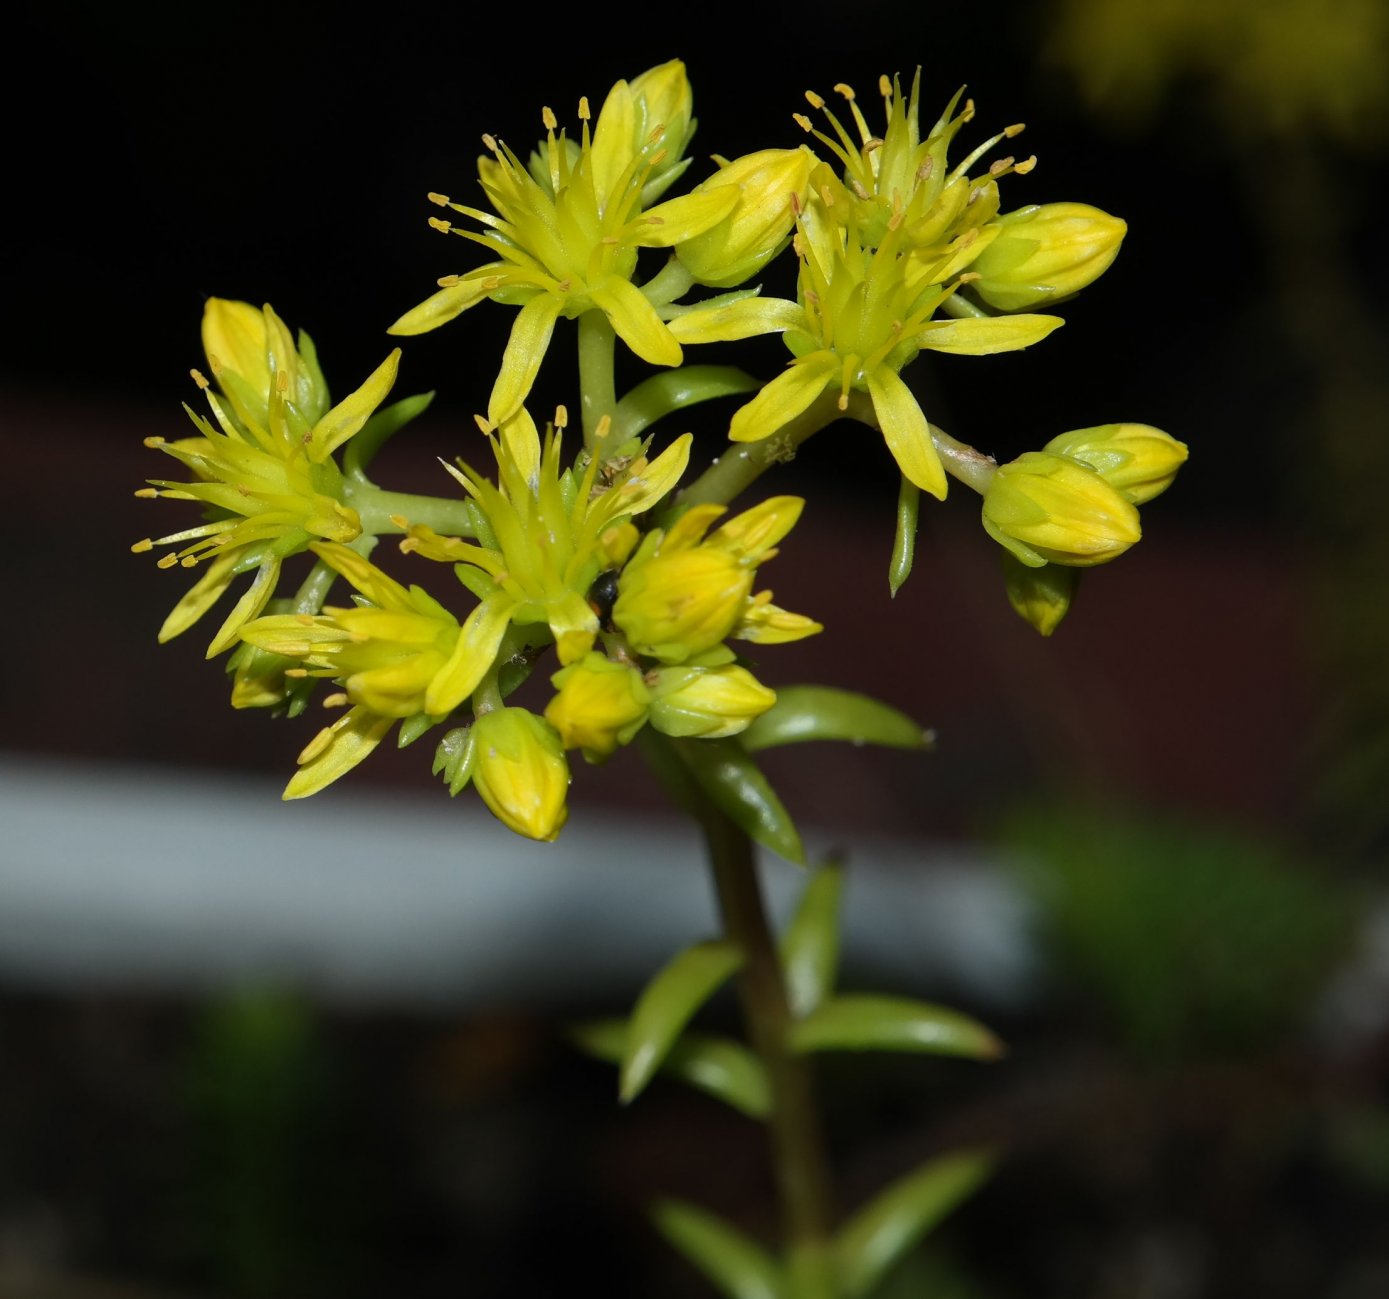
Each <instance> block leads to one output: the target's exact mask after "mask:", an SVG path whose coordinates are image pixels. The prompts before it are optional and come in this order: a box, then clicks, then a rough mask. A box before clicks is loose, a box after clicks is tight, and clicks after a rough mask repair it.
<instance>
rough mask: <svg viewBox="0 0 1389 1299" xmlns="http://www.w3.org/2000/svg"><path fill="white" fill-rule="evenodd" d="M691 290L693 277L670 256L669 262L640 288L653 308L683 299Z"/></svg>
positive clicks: (679, 261)
mask: <svg viewBox="0 0 1389 1299" xmlns="http://www.w3.org/2000/svg"><path fill="white" fill-rule="evenodd" d="M692 288H694V276H693V275H691V274H690V273H689V271H687V270H686V269H685V266H684V263H682V262H681V260H680V259H679V258H678V257H676V256H675V255H674V254H671V257H670V260H669V261H668V262H666V264H665V265H664V266H662V267H661V269H660V270H659V271H657V272H656V274H655V275H653V276H652V277H651V278H650V279H649V280H647V282H646V283H645V284H643V285H642V286H641V291H642V294H643V295H644V296H645V298H646V300H647V301H648V302H649V303H650V304H651V305H652V306H653V307H664V306H668V305H669V304H670V303H672V302H674V301H675V300H676V298H683V297H684V296H685V294H687V293H688V292H689V291H690V290H691V289H692Z"/></svg>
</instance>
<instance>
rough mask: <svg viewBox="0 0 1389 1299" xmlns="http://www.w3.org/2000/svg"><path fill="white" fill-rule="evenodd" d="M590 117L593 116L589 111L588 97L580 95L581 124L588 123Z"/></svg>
mask: <svg viewBox="0 0 1389 1299" xmlns="http://www.w3.org/2000/svg"><path fill="white" fill-rule="evenodd" d="M590 116H592V115H591V114H590V113H589V111H588V96H587V95H580V96H579V121H581V122H587V121H588V120H589V118H590Z"/></svg>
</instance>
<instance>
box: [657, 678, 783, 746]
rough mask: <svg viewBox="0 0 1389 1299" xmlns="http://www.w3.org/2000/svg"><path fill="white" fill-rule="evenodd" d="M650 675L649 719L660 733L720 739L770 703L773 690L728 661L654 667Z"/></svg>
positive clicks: (745, 725)
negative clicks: (719, 663) (702, 665)
mask: <svg viewBox="0 0 1389 1299" xmlns="http://www.w3.org/2000/svg"><path fill="white" fill-rule="evenodd" d="M650 680H651V725H652V726H654V727H655V728H656V729H657V730H658V731H663V732H664V733H665V734H666V735H678V736H698V737H699V738H701V739H706V740H721V739H723V738H724V737H725V736H729V735H737V734H738V733H739V732H740V731H745V730H747V728H748V726H749V725H750V724H751V723H752V721H753V720H754V719H755V718H758V717H761V716H762V714H763V713H765V712H766V711H767V709H769V708H770V707H771V706H772V705H773V704H774V703H776V693H775V692H774V691H772V690H768V689H767V687H766V686H764V685H763V684H762V683H761V682H760V681H758V679H757V678H756V677H755V676H753V675H752V673H751V672H749V671H748V670H747V669H746V668H742V667H738V666H737V665H736V664H732V663H726V664H721V665H719V666H716V667H698V666H687V667H665V668H658V669H657V670H656V671H655V672H653V673H652V674H651V677H650Z"/></svg>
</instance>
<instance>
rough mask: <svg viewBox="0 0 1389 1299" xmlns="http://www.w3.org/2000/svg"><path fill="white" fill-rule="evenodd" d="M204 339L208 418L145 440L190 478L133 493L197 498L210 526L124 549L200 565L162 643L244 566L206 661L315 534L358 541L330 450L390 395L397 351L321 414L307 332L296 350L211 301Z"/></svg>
mask: <svg viewBox="0 0 1389 1299" xmlns="http://www.w3.org/2000/svg"><path fill="white" fill-rule="evenodd" d="M257 321H258V322H259V323H257ZM203 339H204V343H205V345H206V348H207V359H208V365H209V367H210V368H211V370H212V373H213V376H214V378H215V379H216V381H217V388H218V391H213V390H212V389H211V387H210V386H209V384H208V382H207V380H206V379H205V378H203V376H202V375H201V374H199V373H198V372H197V371H196V370H195V371H194V372H193V377H194V379H195V380H196V381H197V383H198V385H199V387H201V388H202V389H203V390H204V391H205V392H206V394H207V399H208V403H209V405H210V406H211V408H212V415H213V420H211V421H210V420H208V419H206V418H204V417H203V416H200V415H197V414H194V412H193V411H191V410H190V411H189V412H188V413H189V416H190V417H191V418H192V420H193V423H194V424H195V425H196V426H197V429H198V432H199V435H200V436H198V437H192V438H184V439H181V440H179V441H176V442H167V441H165V440H164V439H163V438H159V437H153V438H148V439H146V443H145V445H146V446H150V447H154V448H157V449H158V450H160V451H163V452H165V453H166V454H168V455H170V456H172V457H174V459H176V460H178V461H179V462H180V463H181V464H182V465H184V466H185V467H186V468H187V469H189V470H190V471H191V472H192V473H193V475H194V477H195V479H196V481H193V482H176V481H172V480H169V479H162V478H155V479H150V482H151V484H152V486H151V487H149V488H145V489H142V490H141V491H140V492H138V493H137V495H139V496H146V497H164V498H166V499H169V500H179V501H200V502H202V504H203V505H204V506H205V507H207V511H208V515H209V516H210V518H209V521H208V522H206V523H203V524H200V525H198V526H197V527H192V528H187V529H184V530H183V531H180V532H174V533H170V534H169V535H168V536H164V537H159V538H156V539H154V540H149V539H146V540H144V541H140V542H137V543H136V544H135V545H134V546H132V547H131V549H132V550H133V551H135V552H137V553H140V552H144V551H148V550H151V549H153V547H154V546H156V545H160V546H163V545H174V546H181V549H179V550H177V551H175V552H173V553H171V554H168V555H165V556H164V557H163V558H162V559H160V561H159V564H160V567H161V568H172V567H174V566H175V565H178V564H181V565H182V566H183V567H184V568H193V567H195V566H196V565H197V564H199V563H201V562H202V561H204V560H207V561H209V562H208V565H207V569H206V571H205V573H204V574H203V576H202V577H201V578H200V579H199V580H198V581H197V582H196V583H195V584H194V586H193V588H192V589H191V590H190V591H189V592H188V593H187V594H186V595H185V596H184V597H183V599H181V600H180V601H179V602H178V604H177V605H175V607H174V610H173V612H172V613H170V615H169V616H168V618H167V619H165V621H164V625H163V627H161V628H160V631H159V639H160V641H161V642H163V641H167V640H170V639H171V638H173V637H174V636H177V635H179V634H180V633H181V632H184V631H186V630H187V629H188V628H189V627H191V626H192V625H193V624H194V623H195V622H197V620H198V619H199V618H201V617H202V615H203V614H204V613H206V612H207V610H208V609H209V608H210V607H211V606H212V605H213V604H214V603H215V602H216V600H217V598H218V597H219V596H220V595H221V594H222V592H223V591H225V590H226V589H227V587H228V586H229V585H230V584H231V581H232V579H233V578H234V577H235V576H236V575H237V574H238V573H244V572H248V571H250V570H252V569H254V570H255V573H256V575H255V578H254V579H253V581H252V583H251V586H250V588H249V589H248V590H247V591H246V593H245V594H244V595H243V596H242V597H241V599H240V600H239V601H238V602H237V604H236V606H235V607H234V608H233V609H232V611H231V613H230V614H229V615H228V616H227V619H226V621H225V622H223V624H222V626H221V628H220V629H219V630H218V632H217V635H216V636H214V637H213V640H212V644H211V645H210V646H209V647H208V651H207V654H208V657H209V658H211V657H212V656H213V655H215V654H219V653H221V651H223V650H225V649H228V648H230V647H231V646H232V645H233V644H235V642H236V638H237V631H238V629H239V628H240V627H241V626H242V625H243V624H245V623H246V622H248V621H250V620H251V619H252V618H254V617H255V616H256V615H257V614H258V613H260V612H261V610H262V609H264V608H265V605H266V603H267V601H269V599H270V597H271V595H272V594H273V592H274V589H275V584H276V582H277V580H278V578H279V573H280V564H281V561H282V560H283V559H284V558H285V557H286V556H289V555H293V554H296V553H298V552H300V551H302V550H305V549H307V547H308V546H309V543H310V542H311V541H312V540H314V539H315V538H317V539H321V540H325V541H337V542H347V541H351V540H352V539H353V538H355V537H356V536H358V535H359V534H360V532H361V522H360V520H359V519H358V516H357V513H356V511H355V510H353V509H352V508H351V507H350V506H348V505H346V504H344V502H343V499H342V495H343V493H342V475H341V473H340V472H339V470H338V467H337V465H336V464H335V463H334V461H333V454H332V453H333V452H334V451H335V450H337V448H338V447H340V446H341V445H342V444H343V443H344V442H346V441H347V440H348V439H349V438H351V437H352V436H354V435H355V434H356V433H357V432H359V431H360V430H361V428H362V426H363V425H364V424H365V423H366V422H367V419H368V418H369V417H370V415H371V414H372V412H373V411H374V410H375V409H376V407H377V406H378V405H379V404H380V403H381V401H382V400H383V399H384V398H385V396H386V394H387V393H389V392H390V390H391V386H392V384H393V383H394V382H395V376H396V367H397V364H398V362H399V359H400V351H399V349H397V350H395V351H393V352H392V353H391V354H390V356H388V357H387V358H386V360H385V361H384V362H382V364H381V365H380V366H379V367H378V368H377V370H376V371H375V373H373V374H372V375H371V377H370V378H369V379H368V380H367V381H366V382H365V383H364V384H363V385H362V386H361V387H360V388H358V389H357V391H356V392H354V393H353V394H352V395H351V396H350V397H348V398H346V400H344V401H342V402H339V403H338V405H336V406H334V407H333V408H332V409H331V410H330V409H327V407H328V392H327V389H326V387H325V386H324V384H323V379H322V376H321V375H320V374H319V370H318V363H317V360H316V359H315V356H314V351H313V345H312V343H311V342H310V341H309V338H308V336H307V335H306V334H302V333H301V334H300V335H299V345H298V347H297V348H296V347H295V345H294V341H293V340H292V339H291V337H290V334H289V331H288V330H287V329H286V328H285V325H284V322H283V321H281V320H280V318H279V317H278V316H277V315H276V314H275V313H274V312H273V311H272V310H271V309H270V308H269V307H268V306H267V307H265V308H264V310H263V311H260V312H257V310H256V309H255V308H254V307H251V306H249V305H248V304H247V303H244V302H227V301H224V300H222V299H218V298H214V299H212V300H211V301H210V302H209V303H208V304H207V309H206V312H205V313H204V318H203Z"/></svg>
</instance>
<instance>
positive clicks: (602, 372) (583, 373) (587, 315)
mask: <svg viewBox="0 0 1389 1299" xmlns="http://www.w3.org/2000/svg"><path fill="white" fill-rule="evenodd" d="M616 342H617V335H616V334H615V333H613V327H612V325H611V323H610V322H609V321H608V318H607V316H605V315H604V314H603V313H602V312H601V311H598V310H596V309H595V310H593V311H585V312H584V314H583V315H582V316H580V317H579V392H580V393H581V394H582V396H581V397H580V404H581V406H582V407H583V410H582V414H583V426H584V445H585V446H586V447H587V448H588V449H589V450H590V451H592V450H593V449H594V445H595V443H596V441H597V438H598V425H599V423H600V422H601V421H602V419H603V416H604V415H607V416H609V417H610V418H611V416H612V414H613V412H614V411H615V410H616V409H617V389H616V388H615V387H614V379H613V351H614V348H615V345H616Z"/></svg>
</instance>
